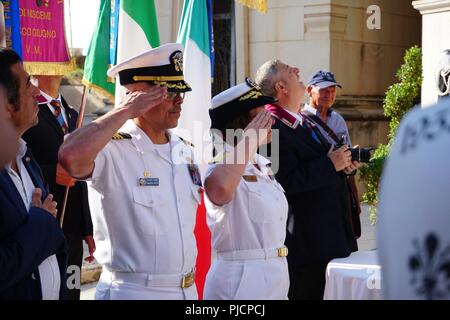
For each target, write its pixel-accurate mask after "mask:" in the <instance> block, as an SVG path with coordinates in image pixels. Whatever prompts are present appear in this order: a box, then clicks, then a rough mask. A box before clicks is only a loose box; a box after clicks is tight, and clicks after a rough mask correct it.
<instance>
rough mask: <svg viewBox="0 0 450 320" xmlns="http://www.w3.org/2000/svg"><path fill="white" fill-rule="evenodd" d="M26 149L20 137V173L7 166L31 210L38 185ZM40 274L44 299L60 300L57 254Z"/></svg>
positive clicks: (45, 261) (17, 162)
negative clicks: (34, 181) (28, 162)
mask: <svg viewBox="0 0 450 320" xmlns="http://www.w3.org/2000/svg"><path fill="white" fill-rule="evenodd" d="M26 151H27V144H26V142H25V141H24V140H23V139H20V140H19V151H18V152H17V156H16V160H15V161H16V164H17V168H18V170H19V174H20V175H19V174H17V173H16V172H15V171H14V170H13V169H12V168H11V164H9V165H7V167H6V168H7V170H8V174H9V176H10V177H11V179H12V181H13V182H14V185H15V186H16V189H17V191H18V192H19V194H20V196H21V197H22V200H23V203H24V204H25V207H26V208H27V210H30V207H31V198H32V195H33V191H34V189H35V188H36V187H35V186H34V184H33V181H32V180H31V177H30V175H29V174H28V171H27V169H26V168H25V165H24V164H23V162H22V158H23V157H24V156H25V153H26ZM49 214H50V213H49ZM39 276H40V278H41V288H42V299H43V300H58V299H59V290H60V286H61V276H60V273H59V266H58V260H57V259H56V255H51V256H50V257H48V258H47V259H45V260H44V261H43V262H42V263H41V264H40V265H39Z"/></svg>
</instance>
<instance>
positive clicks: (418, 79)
mask: <svg viewBox="0 0 450 320" xmlns="http://www.w3.org/2000/svg"><path fill="white" fill-rule="evenodd" d="M396 76H397V78H398V79H399V80H400V82H398V83H396V84H393V85H392V86H390V87H389V88H388V91H387V92H386V97H385V99H384V103H383V110H384V115H385V116H386V117H388V118H389V120H390V121H389V143H388V144H387V145H383V144H380V145H379V146H378V148H377V149H376V150H375V152H374V154H373V156H372V159H371V163H369V164H365V165H363V166H362V167H361V169H360V177H361V180H362V181H363V182H365V183H366V185H367V191H366V192H365V193H364V194H363V195H362V198H363V202H365V203H367V204H369V205H370V213H369V218H370V221H371V222H372V224H375V223H376V221H377V214H376V206H377V204H378V186H379V182H380V178H381V174H382V171H383V166H384V161H385V160H386V158H387V157H388V155H389V150H390V146H391V145H392V143H393V139H394V136H395V132H396V130H397V127H398V125H399V123H400V121H401V119H402V118H403V116H404V115H405V114H406V113H407V112H408V111H409V110H410V109H411V108H412V107H413V106H414V105H415V104H416V103H417V101H418V100H417V99H418V97H419V94H420V88H421V85H422V78H423V77H422V49H420V48H419V47H417V46H414V47H412V48H410V49H409V50H407V51H406V54H405V57H404V64H403V65H402V66H401V67H400V69H399V70H398V71H397V74H396Z"/></svg>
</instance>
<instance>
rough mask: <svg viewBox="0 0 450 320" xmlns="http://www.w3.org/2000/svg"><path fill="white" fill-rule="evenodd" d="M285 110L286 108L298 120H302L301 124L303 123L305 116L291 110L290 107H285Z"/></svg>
mask: <svg viewBox="0 0 450 320" xmlns="http://www.w3.org/2000/svg"><path fill="white" fill-rule="evenodd" d="M284 110H286V111H287V112H289V113H290V114H291V115H292V116H293V117H295V119H297V120H298V121H300V124H303V118H302V117H301V116H300V115H299V114H298V113H295V112H292V111H290V110H288V109H286V108H284Z"/></svg>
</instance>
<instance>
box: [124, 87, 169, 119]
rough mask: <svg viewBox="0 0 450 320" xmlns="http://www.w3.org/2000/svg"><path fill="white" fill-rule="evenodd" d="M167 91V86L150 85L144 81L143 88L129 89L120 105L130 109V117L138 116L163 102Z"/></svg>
mask: <svg viewBox="0 0 450 320" xmlns="http://www.w3.org/2000/svg"><path fill="white" fill-rule="evenodd" d="M166 93H167V88H166V87H159V86H149V85H148V84H147V83H142V88H139V90H135V91H129V92H127V94H126V95H125V96H124V97H123V98H122V101H121V102H120V107H122V108H126V109H128V110H129V111H130V119H134V118H137V117H139V116H141V115H143V114H144V113H146V112H147V111H149V110H151V109H152V108H154V107H156V106H157V105H159V104H160V103H162V102H163V101H164V99H165V96H166Z"/></svg>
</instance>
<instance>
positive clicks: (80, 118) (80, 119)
mask: <svg viewBox="0 0 450 320" xmlns="http://www.w3.org/2000/svg"><path fill="white" fill-rule="evenodd" d="M85 107H86V86H84V85H83V95H82V97H81V105H80V111H79V112H78V119H77V125H76V129H78V128H80V127H81V126H82V125H83V118H84V109H85ZM69 190H70V187H69V186H66V190H65V191H64V201H63V206H62V211H61V218H60V219H59V225H60V226H61V229H62V227H63V224H64V214H65V213H66V206H67V199H68V198H69Z"/></svg>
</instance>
